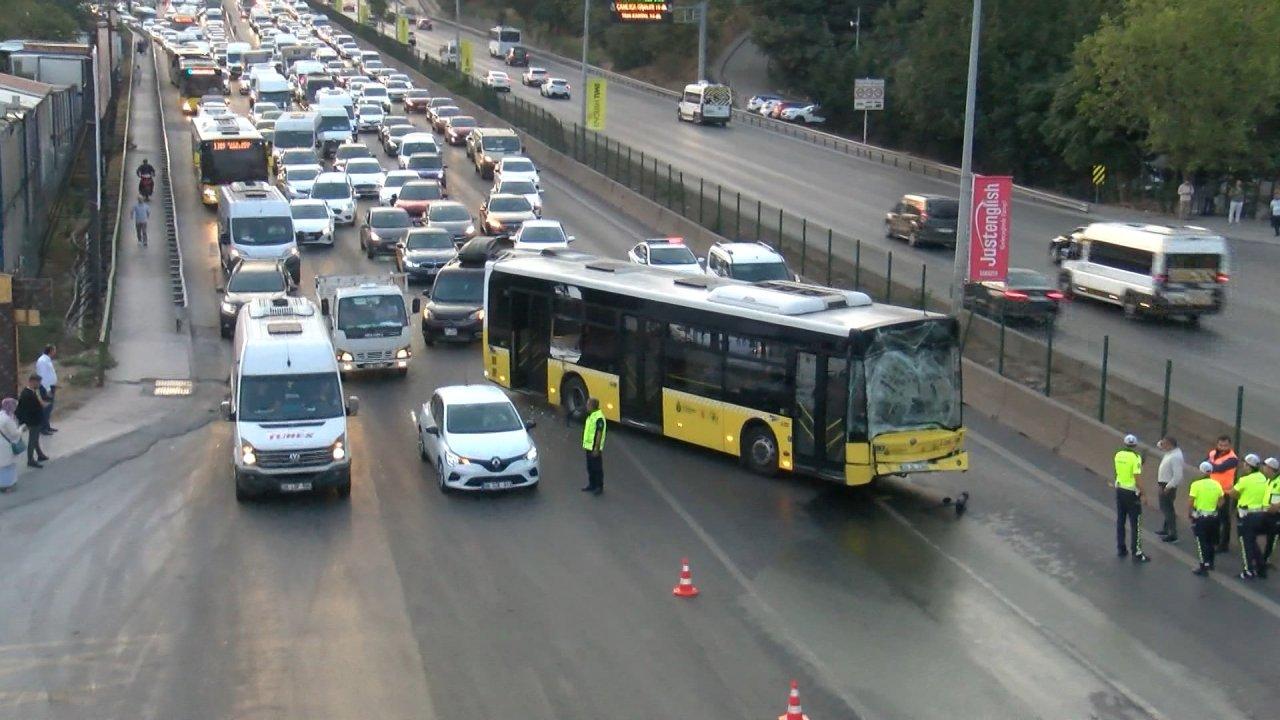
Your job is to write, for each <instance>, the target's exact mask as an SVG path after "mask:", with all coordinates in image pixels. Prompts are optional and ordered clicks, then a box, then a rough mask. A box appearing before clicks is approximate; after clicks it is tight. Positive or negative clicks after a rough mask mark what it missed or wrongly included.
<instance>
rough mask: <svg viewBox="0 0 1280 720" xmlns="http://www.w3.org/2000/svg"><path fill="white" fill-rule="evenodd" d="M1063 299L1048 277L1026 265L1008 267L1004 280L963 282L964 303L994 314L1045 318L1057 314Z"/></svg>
mask: <svg viewBox="0 0 1280 720" xmlns="http://www.w3.org/2000/svg"><path fill="white" fill-rule="evenodd" d="M1062 300H1063V295H1062V292H1061V291H1060V290H1058V288H1056V287H1054V284H1053V283H1052V282H1051V281H1050V280H1049V278H1047V277H1045V276H1044V275H1041V274H1040V273H1038V272H1036V271H1035V270H1028V269H1026V268H1009V274H1008V278H1007V279H1006V280H1005V281H1004V282H994V281H990V282H971V283H966V284H965V286H964V306H965V307H967V308H969V309H970V310H972V311H974V312H976V313H982V314H984V315H989V316H991V317H996V318H998V317H1002V316H1003V317H1004V318H1006V319H1015V318H1016V319H1025V320H1039V321H1042V322H1048V321H1049V320H1050V319H1051V318H1053V317H1055V316H1057V314H1058V308H1059V306H1060V305H1061V304H1062Z"/></svg>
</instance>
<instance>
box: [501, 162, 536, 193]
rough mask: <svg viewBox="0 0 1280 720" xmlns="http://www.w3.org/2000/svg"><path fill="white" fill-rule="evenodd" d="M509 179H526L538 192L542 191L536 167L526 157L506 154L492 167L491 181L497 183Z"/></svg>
mask: <svg viewBox="0 0 1280 720" xmlns="http://www.w3.org/2000/svg"><path fill="white" fill-rule="evenodd" d="M509 180H528V181H529V182H531V183H533V186H534V187H536V188H537V189H538V192H542V180H541V178H539V177H538V168H537V167H536V166H534V164H533V161H532V160H530V159H529V158H527V157H523V156H521V155H508V156H506V157H504V158H502V159H501V160H499V161H498V165H497V166H496V167H495V168H494V169H493V183H494V184H495V185H497V184H499V183H502V182H506V181H509Z"/></svg>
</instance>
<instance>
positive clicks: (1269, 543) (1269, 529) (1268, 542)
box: [1262, 513, 1280, 567]
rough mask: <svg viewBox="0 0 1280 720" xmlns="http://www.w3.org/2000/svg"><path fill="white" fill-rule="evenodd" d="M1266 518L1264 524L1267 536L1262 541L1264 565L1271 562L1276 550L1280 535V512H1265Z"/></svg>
mask: <svg viewBox="0 0 1280 720" xmlns="http://www.w3.org/2000/svg"><path fill="white" fill-rule="evenodd" d="M1263 516H1264V517H1265V518H1266V519H1265V520H1264V521H1263V526H1264V527H1265V528H1266V533H1267V535H1266V537H1265V538H1263V541H1262V566H1263V567H1266V566H1267V564H1268V563H1269V562H1271V553H1273V552H1275V550H1276V538H1278V537H1280V513H1264V514H1263Z"/></svg>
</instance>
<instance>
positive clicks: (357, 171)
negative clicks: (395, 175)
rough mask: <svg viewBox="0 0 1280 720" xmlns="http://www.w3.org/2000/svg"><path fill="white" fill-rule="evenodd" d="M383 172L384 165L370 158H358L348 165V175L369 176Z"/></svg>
mask: <svg viewBox="0 0 1280 720" xmlns="http://www.w3.org/2000/svg"><path fill="white" fill-rule="evenodd" d="M380 172H382V164H381V163H379V162H378V161H377V160H373V159H369V158H358V159H356V160H352V161H351V162H348V163H347V174H349V175H368V174H371V173H380Z"/></svg>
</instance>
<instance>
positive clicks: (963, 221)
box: [951, 0, 982, 315]
mask: <svg viewBox="0 0 1280 720" xmlns="http://www.w3.org/2000/svg"><path fill="white" fill-rule="evenodd" d="M971 22H972V27H971V28H970V29H969V76H968V80H967V85H966V86H965V96H964V146H963V148H962V150H961V155H960V212H959V213H957V215H958V219H959V221H960V222H959V223H957V225H956V258H955V266H954V267H953V268H952V273H951V312H952V313H954V314H956V315H959V314H960V311H961V309H962V308H963V305H964V281H965V276H966V275H967V274H968V272H969V232H970V231H971V230H972V227H971V226H972V222H973V217H972V213H971V212H970V211H969V208H970V207H971V206H972V205H973V125H974V115H975V113H976V110H977V108H976V107H975V106H976V104H977V96H978V49H979V39H980V37H981V31H982V0H973V20H972V21H971Z"/></svg>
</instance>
